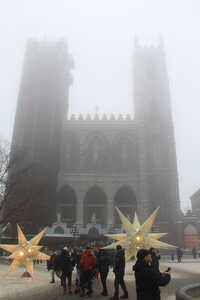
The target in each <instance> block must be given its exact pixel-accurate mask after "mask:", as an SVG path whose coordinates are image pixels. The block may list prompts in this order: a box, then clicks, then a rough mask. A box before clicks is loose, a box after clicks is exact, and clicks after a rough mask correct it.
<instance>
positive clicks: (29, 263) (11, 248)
mask: <svg viewBox="0 0 200 300" xmlns="http://www.w3.org/2000/svg"><path fill="white" fill-rule="evenodd" d="M45 231H46V229H44V230H43V231H41V232H40V233H39V234H37V235H36V236H35V237H34V238H32V239H31V240H30V241H27V240H26V238H25V236H24V234H23V232H22V230H21V228H20V227H19V225H17V233H18V245H0V248H2V249H4V250H6V251H8V252H10V253H12V254H11V255H10V256H8V259H13V261H12V263H11V265H10V266H9V268H8V272H7V273H6V274H5V275H7V274H8V273H9V272H11V271H13V270H15V269H16V268H17V267H19V266H21V265H24V266H25V268H26V270H27V272H28V273H29V274H30V275H31V277H33V260H37V259H38V260H49V259H50V257H49V256H48V255H46V254H44V253H42V252H40V249H41V248H42V246H38V243H39V241H40V240H41V238H42V237H43V235H44V233H45Z"/></svg>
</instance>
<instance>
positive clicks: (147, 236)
mask: <svg viewBox="0 0 200 300" xmlns="http://www.w3.org/2000/svg"><path fill="white" fill-rule="evenodd" d="M116 210H117V212H118V214H119V217H120V220H121V222H122V226H123V228H124V230H125V231H126V233H120V234H107V235H106V236H107V237H109V238H111V239H113V240H117V242H115V243H112V244H111V245H108V246H106V247H105V249H112V248H115V247H116V246H117V245H121V246H122V247H123V248H124V249H125V250H126V252H125V255H126V261H128V260H129V259H131V257H133V256H136V254H137V252H138V250H139V249H141V248H145V249H149V248H151V247H153V248H175V246H173V245H170V244H167V243H164V242H161V241H158V239H160V238H161V237H163V236H165V235H166V234H167V233H150V230H151V228H152V225H153V223H154V221H155V218H156V216H157V213H158V210H159V208H157V209H156V210H155V211H154V212H153V214H152V215H151V216H150V217H149V218H148V219H147V220H146V221H145V222H144V224H142V225H140V222H139V220H138V217H137V214H136V213H135V217H134V220H133V223H131V222H130V221H129V220H128V219H127V218H126V217H125V216H124V215H123V214H122V212H121V211H120V210H119V209H118V208H117V207H116Z"/></svg>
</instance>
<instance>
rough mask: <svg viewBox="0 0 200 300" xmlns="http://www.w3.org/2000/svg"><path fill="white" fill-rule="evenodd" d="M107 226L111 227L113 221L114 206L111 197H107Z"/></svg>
mask: <svg viewBox="0 0 200 300" xmlns="http://www.w3.org/2000/svg"><path fill="white" fill-rule="evenodd" d="M107 217H108V222H107V224H108V227H112V226H113V223H114V207H113V199H112V198H109V199H108V215H107Z"/></svg>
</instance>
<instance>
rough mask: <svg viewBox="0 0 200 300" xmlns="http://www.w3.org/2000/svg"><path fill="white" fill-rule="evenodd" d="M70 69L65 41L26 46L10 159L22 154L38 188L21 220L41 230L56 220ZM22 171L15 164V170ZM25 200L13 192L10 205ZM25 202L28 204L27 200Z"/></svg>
mask: <svg viewBox="0 0 200 300" xmlns="http://www.w3.org/2000/svg"><path fill="white" fill-rule="evenodd" d="M72 67H73V60H72V57H71V55H70V54H69V52H68V46H67V44H66V42H65V41H63V40H61V41H58V42H50V41H41V42H39V41H37V40H30V41H29V42H28V45H27V49H26V53H25V58H24V66H23V70H22V78H21V84H20V89H19V95H18V103H17V111H16V117H15V126H14V133H13V140H12V155H15V153H16V151H23V153H24V161H23V162H22V164H26V166H28V168H29V166H30V176H32V179H30V180H31V184H32V185H34V184H35V185H36V183H37V186H38V185H41V186H42V188H41V191H38V193H37V195H35V196H33V198H34V199H31V203H32V204H31V205H30V207H29V209H28V208H27V211H26V210H25V212H24V215H26V217H25V216H24V218H23V217H22V218H21V219H27V221H28V222H32V223H37V225H38V226H39V227H40V226H41V227H42V226H45V225H48V224H51V223H52V222H53V221H54V220H55V218H56V184H57V175H58V171H59V160H60V147H61V139H62V128H63V122H64V120H65V119H66V118H67V113H68V97H69V87H70V85H71V83H72V78H71V73H70V71H71V69H72ZM20 164H21V162H20ZM20 167H21V166H20V165H19V164H18V163H17V169H18V170H19V169H20ZM10 179H12V172H11V174H10ZM23 195H25V193H24V191H23V192H21V194H20V195H19V194H18V191H17V190H16V192H15V193H14V195H13V196H12V199H11V201H17V200H18V198H20V197H23ZM27 201H30V199H29V197H27ZM12 203H13V202H12ZM16 221H19V220H16Z"/></svg>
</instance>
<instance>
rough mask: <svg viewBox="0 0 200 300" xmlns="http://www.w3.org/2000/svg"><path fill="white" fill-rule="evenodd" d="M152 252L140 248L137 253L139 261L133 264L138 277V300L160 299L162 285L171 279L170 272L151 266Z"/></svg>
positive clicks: (136, 277)
mask: <svg viewBox="0 0 200 300" xmlns="http://www.w3.org/2000/svg"><path fill="white" fill-rule="evenodd" d="M151 262H152V259H151V253H150V251H149V250H146V249H140V250H139V251H138V253H137V262H136V264H135V265H134V266H133V271H134V272H135V279H136V293H137V300H160V288H159V287H160V286H165V285H167V284H168V283H169V281H170V278H171V277H170V274H169V272H164V273H160V272H159V271H158V270H155V269H154V268H152V266H151Z"/></svg>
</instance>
